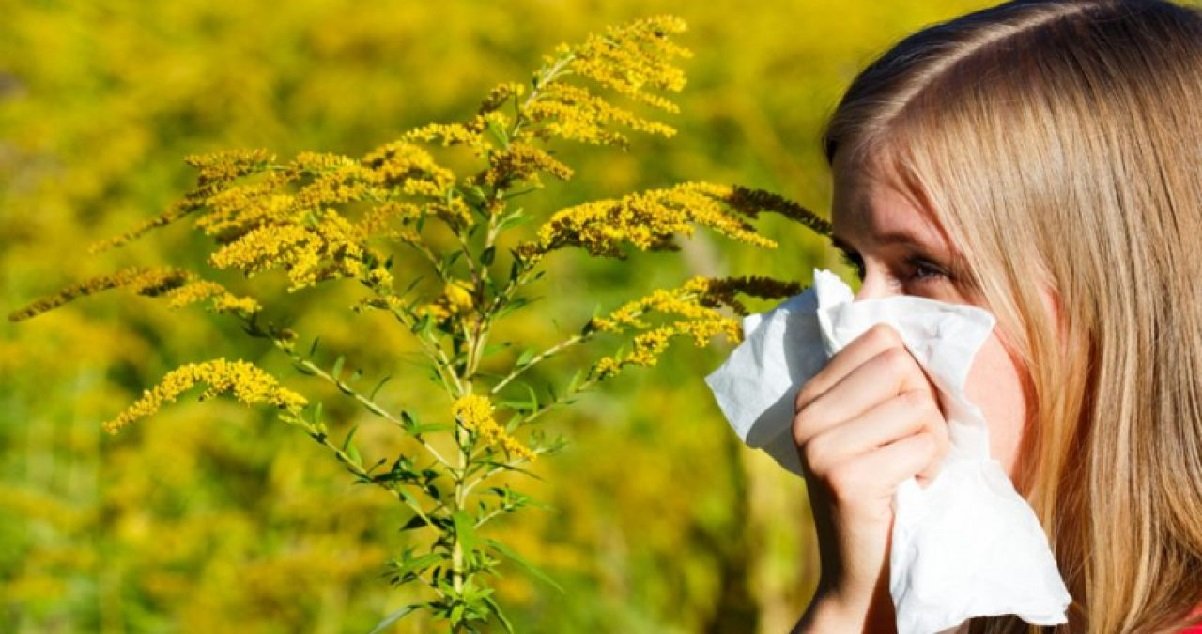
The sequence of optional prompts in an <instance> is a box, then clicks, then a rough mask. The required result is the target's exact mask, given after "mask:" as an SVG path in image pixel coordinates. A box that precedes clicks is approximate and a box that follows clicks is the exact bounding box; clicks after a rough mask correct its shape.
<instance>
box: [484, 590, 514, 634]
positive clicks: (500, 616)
mask: <svg viewBox="0 0 1202 634" xmlns="http://www.w3.org/2000/svg"><path fill="white" fill-rule="evenodd" d="M484 603H486V604H488V609H489V611H491V612H492V613H493V615H494V616H496V617H497V620H498V621H500V622H501V626H502V627H504V628H505V631H506V632H509V634H513V624H512V623H510V622H509V619H507V618H505V613H504V612H502V611H501V606H500V605H498V604H497V601H496V599H493V598H492V597H485V598H484Z"/></svg>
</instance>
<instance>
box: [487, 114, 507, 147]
mask: <svg viewBox="0 0 1202 634" xmlns="http://www.w3.org/2000/svg"><path fill="white" fill-rule="evenodd" d="M488 131H489V132H490V133H492V135H493V136H494V137H496V139H497V143H499V144H500V145H501V147H502V148H508V147H509V134H508V133H507V132H505V128H504V127H503V126H502V125H501V124H500V123H497V122H496V121H495V120H493V119H489V120H488Z"/></svg>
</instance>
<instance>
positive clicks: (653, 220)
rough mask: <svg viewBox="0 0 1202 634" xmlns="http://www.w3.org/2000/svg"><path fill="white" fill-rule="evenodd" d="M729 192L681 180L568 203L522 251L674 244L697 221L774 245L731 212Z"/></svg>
mask: <svg viewBox="0 0 1202 634" xmlns="http://www.w3.org/2000/svg"><path fill="white" fill-rule="evenodd" d="M730 192H731V189H730V188H729V187H723V186H719V185H712V184H709V183H682V184H680V185H676V186H675V187H670V188H666V189H652V190H648V191H645V192H640V193H635V194H629V195H627V196H625V197H623V198H622V199H620V200H602V201H597V202H591V203H585V204H582V205H577V206H575V207H569V208H568V209H564V210H561V211H559V212H556V213H555V214H554V215H552V216H551V219H550V220H549V221H548V222H547V223H546V224H544V225H543V226H542V227H541V228H540V229H539V231H538V237H537V239H536V240H535V241H534V242H533V243H526V244H524V245H522V246H521V247H519V253H520V254H521V255H522V256H523V257H526V258H529V259H537V258H538V257H539V256H541V255H543V254H545V253H547V252H549V251H552V250H554V249H558V248H561V247H569V246H579V247H583V248H585V249H587V250H588V251H589V253H591V254H593V255H603V256H611V257H621V256H622V251H621V249H620V246H621V244H622V243H629V244H631V245H633V246H634V247H636V248H638V249H643V250H659V249H673V248H674V245H673V243H672V236H673V235H674V234H676V233H681V234H684V235H691V234H692V232H693V229H694V226H696V225H700V226H703V227H709V228H711V229H713V230H715V231H717V232H718V233H720V234H723V235H725V236H728V237H730V238H732V239H735V240H738V241H740V242H745V243H747V244H752V245H755V246H760V247H768V248H772V247H775V246H776V243H775V242H773V241H772V240H770V239H768V238H765V237H764V236H762V235H760V234H758V233H756V231H755V228H754V227H752V226H751V225H749V224H747V221H746V220H745V219H744V218H742V217H740V216H738V215H734V214H731V213H729V207H728V206H727V205H726V204H725V201H726V199H727V197H728V196H729V195H730Z"/></svg>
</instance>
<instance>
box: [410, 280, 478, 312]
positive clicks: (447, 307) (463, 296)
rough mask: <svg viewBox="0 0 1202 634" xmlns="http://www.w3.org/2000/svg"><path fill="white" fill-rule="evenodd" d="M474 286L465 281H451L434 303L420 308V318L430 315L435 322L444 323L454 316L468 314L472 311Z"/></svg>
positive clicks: (418, 310)
mask: <svg viewBox="0 0 1202 634" xmlns="http://www.w3.org/2000/svg"><path fill="white" fill-rule="evenodd" d="M472 290H473V289H472V285H471V283H469V282H466V281H464V280H451V281H449V282H447V284H446V285H445V286H444V287H443V289H442V294H441V295H439V296H438V299H436V300H434V303H432V304H427V305H425V306H420V307H418V309H417V311H416V313H417V314H418V315H419V316H422V315H429V316H430V318H431V319H433V320H434V321H438V322H442V321H446V320H448V319H450V318H451V317H453V316H454V315H459V314H463V313H466V312H468V311H470V310H471V309H472V306H473V305H474V303H475V302H474V301H473V299H472Z"/></svg>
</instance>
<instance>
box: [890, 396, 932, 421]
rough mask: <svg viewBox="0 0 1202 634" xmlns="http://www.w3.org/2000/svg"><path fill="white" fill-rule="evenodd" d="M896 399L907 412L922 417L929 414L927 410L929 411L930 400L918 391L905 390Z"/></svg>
mask: <svg viewBox="0 0 1202 634" xmlns="http://www.w3.org/2000/svg"><path fill="white" fill-rule="evenodd" d="M896 398H897V400H898V402H899V404H900V405H901V406H902V407H904V408H906V410H907V411H909V412H914V413H916V414H919V415H920V416H923V417H925V415H926V414H928V413H930V412H929V411H928V410H930V409H931V399H930V398H928V397H927V395H926V394H923V393H922V392H920V391H918V390H906V391H905V392H902V393H901V394H898V395H897V397H896Z"/></svg>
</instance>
